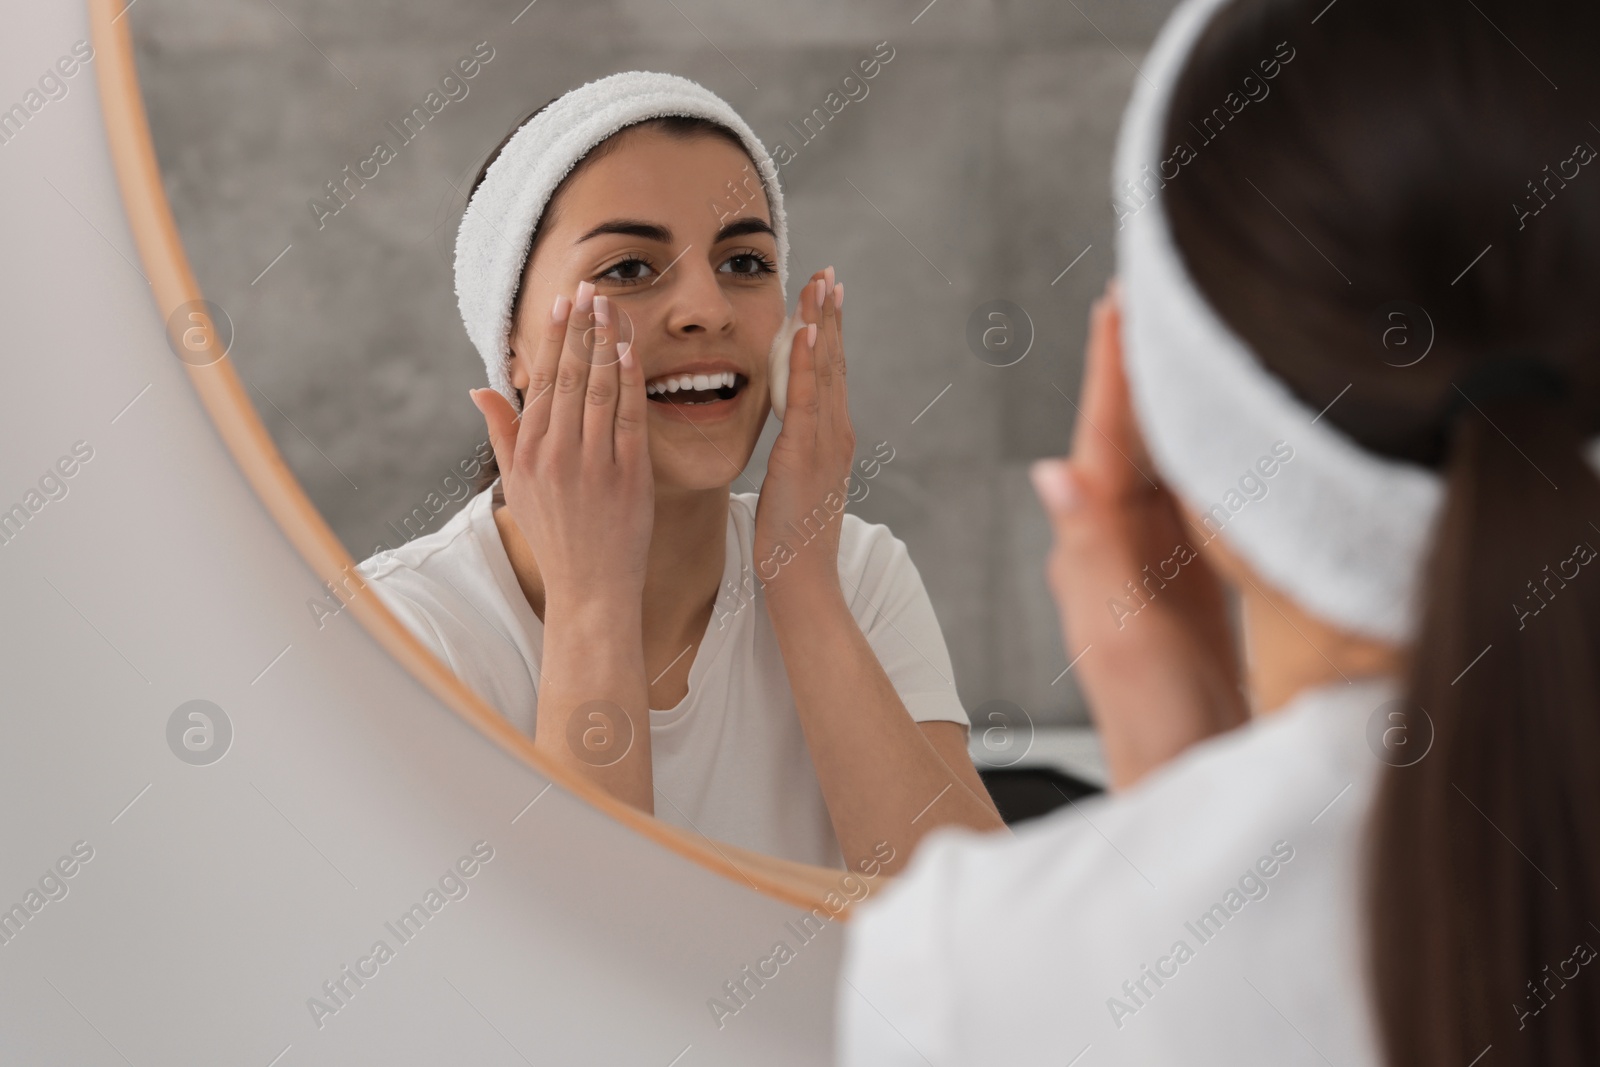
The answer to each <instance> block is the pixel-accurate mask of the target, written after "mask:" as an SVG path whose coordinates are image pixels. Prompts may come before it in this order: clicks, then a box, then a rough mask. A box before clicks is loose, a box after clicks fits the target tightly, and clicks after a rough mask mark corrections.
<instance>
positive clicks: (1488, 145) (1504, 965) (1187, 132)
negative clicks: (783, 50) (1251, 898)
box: [1159, 0, 1600, 1067]
mask: <svg viewBox="0 0 1600 1067" xmlns="http://www.w3.org/2000/svg"><path fill="white" fill-rule="evenodd" d="M1319 11H1320V15H1319ZM1313 18H1315V19H1316V21H1315V23H1314V24H1313ZM1512 42H1515V43H1514V44H1513V43H1512ZM1280 49H1284V50H1286V51H1287V53H1288V54H1291V55H1292V59H1291V60H1290V61H1288V62H1283V63H1281V65H1280V66H1279V67H1278V68H1277V69H1276V71H1275V74H1274V76H1273V77H1272V78H1270V79H1268V78H1266V77H1265V73H1266V71H1267V70H1269V69H1273V68H1271V67H1268V66H1264V65H1263V61H1264V60H1271V59H1273V58H1274V56H1280ZM1597 52H1600V5H1596V4H1594V3H1592V2H1584V3H1580V2H1577V0H1569V2H1559V0H1515V2H1513V0H1475V2H1474V3H1473V4H1470V5H1469V4H1463V3H1459V2H1457V0H1448V2H1446V0H1405V2H1404V3H1398V4H1397V3H1393V2H1380V0H1341V2H1339V3H1338V4H1337V6H1331V5H1328V4H1327V3H1326V0H1235V2H1234V3H1232V4H1230V5H1228V6H1227V7H1226V8H1225V9H1224V10H1223V11H1222V12H1220V13H1219V15H1218V16H1217V17H1216V19H1215V20H1214V21H1213V23H1212V24H1211V25H1210V26H1209V27H1208V29H1207V31H1206V32H1205V34H1204V35H1203V37H1202V39H1201V41H1200V42H1199V45H1198V47H1197V48H1196V50H1195V52H1194V53H1193V55H1192V56H1191V58H1190V60H1189V61H1188V65H1187V67H1186V69H1185V71H1184V73H1183V75H1182V78H1181V80H1180V82H1179V84H1178V86H1177V88H1176V91H1175V96H1174V103H1173V109H1172V112H1171V114H1170V115H1169V116H1168V121H1167V126H1166V138H1167V140H1166V143H1167V144H1168V145H1173V146H1175V145H1177V144H1178V143H1180V142H1182V143H1185V144H1187V145H1189V146H1190V149H1191V151H1192V153H1193V158H1192V159H1190V160H1189V161H1188V162H1186V163H1184V164H1182V165H1181V166H1180V167H1178V168H1177V173H1176V175H1173V168H1168V170H1167V171H1166V173H1165V174H1164V175H1163V176H1164V177H1168V178H1169V179H1170V180H1168V181H1167V182H1166V185H1165V188H1164V189H1163V191H1162V192H1161V193H1160V194H1159V195H1160V197H1161V202H1162V203H1163V204H1164V205H1165V210H1166V211H1167V213H1168V216H1169V218H1170V220H1171V223H1172V229H1173V233H1174V237H1175V240H1176V241H1177V244H1178V247H1179V249H1180V250H1181V253H1182V255H1183V257H1184V259H1185V261H1186V263H1187V264H1188V268H1189V271H1190V273H1191V274H1192V276H1193V277H1194V278H1195V280H1196V283H1197V284H1198V285H1199V286H1200V288H1201V289H1202V290H1203V291H1204V293H1205V295H1206V297H1207V298H1208V300H1209V301H1210V302H1211V303H1212V305H1213V306H1214V307H1215V308H1216V309H1217V310H1218V312H1219V313H1220V314H1221V316H1222V317H1223V319H1224V320H1225V321H1227V322H1228V323H1229V324H1230V326H1231V327H1232V328H1233V329H1234V330H1235V331H1236V332H1237V333H1238V334H1239V335H1241V336H1242V337H1243V338H1244V339H1245V340H1247V341H1248V342H1249V343H1250V345H1251V347H1252V349H1253V350H1254V351H1255V353H1256V354H1257V355H1258V357H1259V358H1260V359H1261V360H1262V362H1263V363H1264V364H1265V365H1266V366H1267V367H1268V368H1269V369H1270V370H1271V371H1272V372H1273V373H1274V374H1275V375H1276V376H1277V377H1279V378H1280V379H1282V380H1283V381H1284V382H1285V383H1286V384H1287V385H1288V387H1289V388H1290V389H1291V390H1293V392H1294V393H1295V394H1296V395H1297V396H1298V397H1299V398H1300V399H1301V400H1302V401H1303V402H1304V403H1305V405H1306V407H1307V408H1308V409H1310V410H1312V411H1317V410H1321V409H1323V408H1324V407H1325V406H1326V405H1328V404H1329V403H1330V401H1334V400H1335V399H1336V398H1337V403H1334V404H1333V406H1332V407H1330V408H1328V410H1327V412H1326V415H1325V417H1326V419H1327V420H1328V421H1329V422H1331V423H1333V424H1334V425H1335V426H1336V427H1337V428H1338V429H1340V430H1341V431H1343V432H1344V433H1345V434H1347V435H1348V436H1349V437H1351V438H1353V439H1354V440H1355V441H1356V442H1357V443H1359V444H1360V445H1361V446H1363V447H1364V448H1366V449H1368V450H1370V451H1372V452H1374V453H1377V454H1379V455H1383V456H1386V457H1390V458H1393V459H1396V460H1401V461H1406V462H1410V463H1414V464H1419V465H1422V466H1425V467H1428V468H1432V469H1434V470H1436V471H1437V472H1438V473H1439V475H1440V477H1441V479H1442V481H1443V484H1444V486H1445V494H1444V504H1443V507H1442V510H1441V514H1440V515H1439V518H1438V522H1437V526H1436V527H1435V529H1434V531H1433V534H1432V537H1433V540H1432V546H1433V547H1432V552H1431V558H1430V560H1429V563H1428V565H1427V570H1426V575H1425V584H1424V594H1423V595H1424V601H1423V604H1422V610H1421V619H1420V629H1419V632H1418V633H1417V635H1416V640H1415V644H1414V645H1413V646H1412V648H1411V649H1410V655H1409V666H1408V669H1407V675H1406V678H1405V699H1406V700H1407V701H1408V702H1409V704H1410V706H1411V707H1412V708H1413V709H1417V708H1420V709H1422V710H1423V711H1425V712H1426V715H1427V716H1428V718H1429V719H1430V720H1431V722H1432V726H1433V729H1434V731H1435V736H1434V739H1433V746H1432V749H1431V750H1430V751H1429V752H1428V754H1427V755H1426V756H1425V757H1424V758H1423V759H1422V760H1421V761H1420V762H1417V763H1415V764H1413V765H1411V766H1407V767H1386V768H1385V769H1384V771H1383V775H1384V776H1383V778H1382V781H1381V785H1380V788H1379V793H1378V797H1377V800H1376V804H1375V807H1374V809H1373V812H1372V822H1371V824H1370V827H1369V845H1370V850H1369V853H1368V855H1367V857H1366V861H1365V862H1366V871H1365V884H1366V886H1367V890H1366V910H1367V916H1368V919H1367V922H1368V928H1367V935H1366V936H1367V945H1368V952H1367V956H1368V959H1369V962H1370V989H1371V993H1372V996H1373V1001H1372V1003H1373V1010H1374V1015H1375V1018H1376V1020H1377V1023H1378V1028H1379V1033H1380V1035H1381V1040H1382V1045H1383V1049H1384V1053H1385V1058H1386V1060H1387V1061H1388V1063H1390V1064H1391V1065H1397V1067H1398V1065H1405V1067H1466V1065H1467V1064H1469V1063H1471V1062H1473V1061H1474V1059H1475V1057H1478V1056H1480V1055H1481V1054H1482V1053H1484V1052H1485V1050H1486V1049H1487V1048H1488V1047H1489V1046H1491V1045H1492V1046H1493V1052H1492V1053H1491V1054H1490V1055H1489V1056H1488V1057H1487V1058H1485V1060H1484V1062H1483V1065H1482V1067H1489V1065H1491V1064H1492V1065H1495V1067H1505V1065H1508V1064H1510V1065H1533V1064H1545V1065H1560V1067H1568V1065H1570V1067H1576V1065H1578V1064H1594V1063H1600V973H1589V972H1588V971H1585V972H1584V973H1582V974H1581V975H1580V976H1579V977H1577V978H1576V979H1573V977H1572V975H1571V974H1570V973H1569V974H1567V975H1565V976H1563V977H1557V976H1556V975H1557V970H1558V968H1559V966H1560V964H1561V963H1562V961H1569V962H1570V961H1571V960H1573V959H1574V957H1575V955H1576V957H1577V958H1578V959H1579V962H1580V963H1581V962H1584V959H1583V953H1582V952H1581V951H1579V950H1578V949H1577V947H1576V946H1579V945H1585V946H1593V945H1600V928H1597V927H1596V926H1594V925H1592V924H1593V923H1594V922H1596V921H1600V567H1591V566H1588V565H1587V564H1588V563H1589V561H1591V560H1593V559H1594V558H1595V555H1594V549H1593V548H1592V547H1590V546H1592V545H1600V525H1597V523H1600V480H1597V479H1596V476H1595V473H1594V471H1593V470H1592V469H1591V468H1590V466H1589V465H1588V463H1587V462H1586V461H1585V460H1584V458H1583V455H1582V448H1583V445H1584V444H1585V443H1586V442H1587V441H1588V440H1589V439H1591V438H1592V437H1593V436H1594V435H1595V434H1596V432H1597V430H1600V388H1597V384H1600V383H1597V377H1600V314H1597V313H1596V306H1595V304H1596V299H1597V294H1600V165H1592V164H1591V161H1592V160H1594V159H1595V153H1594V149H1593V147H1592V146H1593V145H1596V144H1600V129H1596V127H1594V126H1593V125H1591V124H1590V118H1591V116H1595V117H1597V118H1600V91H1597V90H1600V77H1597V71H1600V63H1597V62H1596V59H1595V56H1596V54H1597ZM1280 58H1281V56H1280ZM1247 76H1250V77H1253V78H1254V85H1253V86H1252V87H1248V88H1247V87H1245V86H1244V84H1243V83H1244V80H1245V78H1246V77H1247ZM1557 85H1559V90H1558V89H1557V88H1556V86H1557ZM1262 87H1265V91H1263V90H1262ZM1247 93H1248V94H1249V97H1248V99H1247ZM1230 94H1231V95H1230ZM1208 120H1209V122H1208ZM1575 170H1576V174H1575V173H1574V172H1575ZM1400 301H1404V302H1406V305H1405V307H1403V308H1401V311H1402V318H1400V319H1396V318H1395V317H1394V315H1393V314H1392V312H1393V311H1394V309H1395V307H1396V302H1400ZM1397 322H1398V323H1400V324H1401V325H1402V326H1403V327H1405V328H1409V329H1410V330H1411V331H1412V336H1411V337H1410V340H1411V341H1412V342H1413V347H1412V348H1411V349H1409V350H1407V351H1406V352H1405V354H1404V357H1403V358H1401V353H1400V351H1398V350H1397V349H1396V348H1394V347H1390V348H1385V340H1386V338H1387V339H1388V340H1390V341H1394V340H1396V339H1397V337H1396V335H1394V334H1392V333H1387V334H1386V331H1389V330H1390V329H1391V327H1393V326H1394V325H1395V324H1396V323H1397ZM1429 341H1431V344H1432V347H1431V349H1426V344H1427V343H1428V342H1429ZM1425 350H1426V351H1427V355H1426V357H1425V358H1422V359H1421V360H1420V361H1419V362H1413V363H1411V364H1410V365H1408V366H1407V365H1403V364H1406V363H1408V362H1410V361H1411V360H1414V359H1415V358H1416V356H1417V355H1419V354H1420V353H1421V352H1423V351H1425ZM1347 386H1348V392H1347V393H1343V395H1342V396H1341V393H1342V392H1343V391H1344V390H1345V389H1346V387H1347ZM1469 668H1470V669H1469ZM1416 721H1417V722H1419V723H1420V722H1421V721H1422V720H1421V718H1420V716H1417V717H1416ZM1355 728H1357V729H1359V728H1360V724H1355ZM1304 965H1306V966H1317V961H1304ZM1552 979H1554V983H1559V984H1554V983H1552ZM1535 991H1537V996H1532V995H1530V994H1533V993H1535ZM1546 1005H1547V1007H1546Z"/></svg>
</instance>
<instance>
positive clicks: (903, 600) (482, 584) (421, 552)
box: [359, 488, 969, 867]
mask: <svg viewBox="0 0 1600 1067" xmlns="http://www.w3.org/2000/svg"><path fill="white" fill-rule="evenodd" d="M493 496H494V489H493V488H491V489H486V490H484V491H483V492H481V493H479V494H478V495H477V496H475V497H473V498H472V499H471V500H470V501H468V502H467V505H466V507H464V508H463V509H462V510H461V511H460V512H459V513H458V514H457V515H456V516H455V517H454V518H452V519H451V520H450V521H449V522H448V523H446V524H445V525H444V526H443V527H441V528H440V529H439V530H437V531H435V532H434V533H431V534H427V535H425V536H423V537H419V538H417V539H416V540H414V541H411V542H408V543H407V544H406V545H404V546H403V547H401V548H399V549H397V550H395V551H393V552H388V553H383V554H380V555H378V556H374V557H372V558H371V559H369V560H367V561H366V562H364V563H362V564H361V565H360V568H359V569H360V571H361V574H362V576H363V577H364V578H366V579H367V581H368V582H370V583H371V585H372V587H373V588H374V589H375V590H376V591H377V593H378V596H379V598H380V599H381V600H382V601H383V602H384V604H385V605H386V606H388V607H389V608H390V610H392V611H393V612H394V613H395V614H396V615H397V616H399V618H400V620H401V621H402V622H403V623H405V625H406V626H407V628H408V629H410V630H411V631H412V633H414V634H416V636H417V637H418V639H420V640H421V641H422V643H423V644H425V645H427V646H428V647H429V648H430V649H432V650H433V651H434V653H435V654H437V655H438V656H439V657H440V658H441V659H442V660H444V662H445V663H447V664H448V665H449V666H450V669H451V670H453V671H454V672H455V673H456V675H457V677H459V678H461V680H462V681H464V682H466V683H467V685H469V686H470V687H471V688H472V689H474V690H475V691H477V693H478V694H479V695H480V696H482V697H483V698H484V700H485V701H487V702H488V703H489V705H490V706H492V707H493V708H495V709H496V710H497V711H499V712H500V714H502V715H504V716H505V717H506V718H507V719H509V720H510V721H511V723H512V724H513V725H515V726H516V727H517V729H519V730H521V731H522V732H523V733H525V734H527V735H528V736H529V737H532V736H533V727H534V717H535V713H536V709H537V706H538V689H539V683H538V679H539V664H540V657H541V655H542V652H543V644H544V625H543V623H541V622H540V620H539V617H538V616H537V615H535V614H534V612H533V608H532V607H531V606H530V605H529V604H528V599H527V597H526V596H524V595H523V593H522V589H521V587H520V586H519V585H518V584H517V578H516V574H515V572H513V571H512V569H511V560H510V558H509V557H507V555H506V551H505V546H504V545H503V544H502V542H501V540H500V531H499V529H498V528H497V527H496V526H495V522H494V511H493V508H494V501H493ZM755 508H756V494H754V493H735V494H731V495H730V497H729V506H728V532H727V551H726V556H725V559H724V562H723V574H722V588H721V590H720V591H719V593H718V596H717V602H716V605H715V607H714V608H713V609H712V613H711V620H710V622H709V623H708V624H707V626H706V632H705V636H704V637H703V638H702V639H701V642H700V646H699V648H698V649H697V650H696V651H695V654H694V663H693V665H692V666H691V667H690V670H689V692H688V694H687V695H686V696H685V697H684V698H683V700H681V701H679V703H678V704H677V706H676V707H672V708H668V709H666V710H662V711H657V710H655V709H651V711H650V744H651V768H652V773H653V777H654V782H655V789H656V794H655V809H656V816H657V817H658V818H660V819H662V820H663V821H664V822H668V823H671V824H673V825H674V826H679V827H682V828H683V829H686V830H690V831H693V832H696V833H701V834H704V835H706V836H708V837H712V838H715V839H717V840H720V841H727V842H729V843H731V844H734V845H739V846H742V847H744V848H750V849H755V850H757V851H760V852H765V853H768V854H770V855H775V856H780V857H782V858H784V859H791V860H797V861H800V862H804V863H814V864H818V865H821V866H831V867H842V866H844V858H843V855H842V854H841V853H840V851H839V844H838V841H837V839H836V838H835V837H834V833H833V824H832V822H831V821H830V820H829V818H828V809H827V805H826V804H825V803H824V802H823V798H822V789H821V787H820V786H819V785H818V783H817V776H816V770H815V768H814V767H813V765H812V762H811V753H810V751H809V750H808V749H807V747H806V743H805V737H804V735H803V734H802V732H801V729H800V718H799V711H798V709H797V708H796V707H795V703H794V695H793V693H792V691H791V690H790V687H789V678H788V674H787V673H786V671H785V668H784V663H783V657H782V656H781V654H780V653H779V650H778V641H777V635H776V634H775V633H774V631H773V628H772V622H771V619H770V618H769V617H768V615H767V608H766V601H765V598H764V596H763V594H762V590H761V585H760V582H759V581H758V580H757V577H756V575H757V570H756V563H757V561H756V560H755V558H754V549H753V543H754V531H755ZM841 521H842V523H843V525H842V527H841V529H840V543H839V578H840V586H841V588H842V589H843V591H844V594H845V599H846V601H847V602H848V604H849V605H850V611H851V614H852V615H854V616H855V619H856V622H857V624H858V625H859V626H860V627H861V630H862V632H863V633H864V634H865V635H866V637H867V641H868V643H869V644H870V645H871V646H872V649H873V651H874V652H875V653H876V654H877V657H878V662H879V663H881V664H882V665H883V669H884V671H885V673H886V674H887V675H888V677H889V680H890V682H892V683H893V684H894V687H895V690H896V691H897V692H898V693H899V694H900V699H901V701H902V702H903V703H904V704H905V706H906V710H907V711H908V712H910V713H911V717H912V718H913V719H915V720H917V721H918V722H927V721H931V720H944V721H949V722H959V723H962V724H969V721H968V719H967V714H966V712H965V710H963V708H962V706H961V701H960V699H959V698H958V697H957V695H956V689H955V685H954V677H955V675H954V672H953V671H952V670H951V668H950V655H949V652H948V651H947V650H946V648H945V643H944V636H943V634H942V633H941V632H940V630H939V622H938V620H937V619H936V618H935V617H934V613H933V606H932V604H931V603H929V601H928V594H927V592H926V590H924V588H923V586H922V578H921V576H920V575H918V573H917V569H916V567H915V566H914V565H913V564H912V562H911V557H910V556H909V555H908V554H907V553H906V547H905V545H904V544H903V543H901V541H900V540H899V539H898V538H896V537H895V536H894V535H893V534H891V533H890V532H889V528H888V527H886V526H881V525H874V524H870V523H866V522H863V521H862V520H861V519H859V518H857V517H856V516H854V515H850V514H844V515H842V516H841ZM800 551H804V549H803V548H802V549H800Z"/></svg>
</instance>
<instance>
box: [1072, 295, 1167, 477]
mask: <svg viewBox="0 0 1600 1067" xmlns="http://www.w3.org/2000/svg"><path fill="white" fill-rule="evenodd" d="M1072 464H1073V467H1074V468H1076V471H1077V473H1078V474H1079V475H1080V476H1081V477H1082V478H1083V479H1084V480H1085V481H1087V482H1090V483H1092V484H1093V485H1094V486H1095V487H1096V488H1097V489H1099V490H1102V491H1104V492H1106V493H1111V494H1124V493H1133V492H1143V491H1145V490H1147V489H1149V488H1150V486H1151V482H1150V480H1149V478H1150V473H1149V472H1150V467H1151V464H1150V461H1149V456H1148V454H1147V453H1146V451H1145V447H1144V439H1143V437H1142V436H1141V435H1140V433H1139V424H1138V420H1137V418H1136V417H1135V415H1134V412H1133V400H1132V396H1131V395H1130V394H1129V391H1128V380H1127V377H1126V376H1125V375H1124V374H1123V369H1122V319H1121V312H1120V309H1119V307H1118V304H1117V297H1116V295H1115V292H1114V290H1113V289H1112V288H1111V287H1110V286H1108V287H1107V294H1106V295H1105V296H1102V297H1101V298H1100V299H1099V300H1097V301H1095V304H1094V307H1093V308H1092V309H1091V310H1090V312H1089V341H1088V346H1087V350H1086V352H1085V359H1084V371H1083V386H1082V390H1081V398H1080V403H1079V416H1078V421H1077V425H1076V426H1075V427H1074V428H1073V433H1072Z"/></svg>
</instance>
